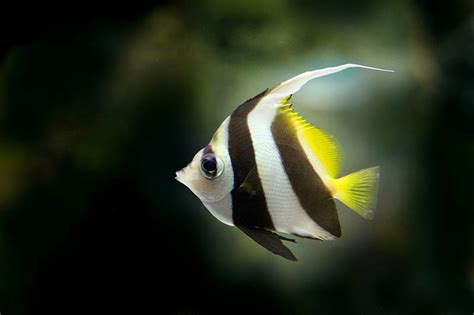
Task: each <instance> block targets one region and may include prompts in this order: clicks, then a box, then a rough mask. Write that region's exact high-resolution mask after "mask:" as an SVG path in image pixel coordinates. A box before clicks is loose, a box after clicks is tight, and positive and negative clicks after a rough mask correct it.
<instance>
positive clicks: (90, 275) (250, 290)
mask: <svg viewBox="0 0 474 315" xmlns="http://www.w3.org/2000/svg"><path fill="white" fill-rule="evenodd" d="M473 9H474V5H473V2H472V1H468V0H456V1H450V2H446V1H409V0H398V1H392V2H387V3H386V2H383V1H382V2H381V1H371V0H368V1H340V0H336V1H330V2H325V3H319V2H316V1H308V0H300V1H289V0H286V1H285V0H278V1H247V0H245V1H236V2H221V1H216V0H208V1H202V2H193V1H162V2H160V1H150V2H145V3H141V4H137V3H129V4H119V3H114V4H110V5H106V4H98V3H87V2H81V3H80V4H74V3H68V2H64V3H63V4H56V3H52V2H51V3H45V2H21V3H20V2H17V3H16V4H9V5H2V8H1V10H0V14H1V16H2V18H1V19H0V27H1V31H0V313H1V314H2V315H10V314H43V313H44V314H54V313H60V314H90V313H99V312H100V313H104V312H105V313H117V312H119V313H122V312H127V313H129V314H144V313H147V314H154V313H161V312H171V313H185V314H188V313H194V312H218V313H225V312H230V311H232V312H268V313H301V314H316V313H318V314H336V313H345V314H472V312H474V303H473V301H474V198H473V193H474V188H473V187H474V186H473V181H472V178H473V176H474V166H473V161H474V138H473V131H474V119H473V117H474V71H473V70H474V58H473V57H474V36H473V34H474V32H473V30H474V14H473ZM346 62H353V63H362V64H367V65H371V66H377V67H385V68H389V69H393V70H395V71H396V72H395V73H394V74H386V73H375V72H369V71H364V70H349V71H346V72H344V73H341V74H337V75H334V76H331V77H328V78H322V79H320V80H317V81H315V82H312V83H310V84H308V86H307V87H305V89H304V90H303V91H302V92H301V93H300V94H298V95H297V96H296V97H295V99H294V102H293V103H294V104H295V107H296V108H297V110H298V111H299V112H300V113H301V114H303V115H304V116H305V117H306V118H307V119H308V120H309V121H311V122H313V123H314V124H315V125H317V126H319V127H321V128H323V129H325V130H327V131H329V132H330V133H332V134H334V135H335V136H336V137H337V138H338V139H339V141H340V142H341V144H342V146H343V147H344V149H345V160H346V161H345V168H344V171H345V173H348V172H351V171H355V170H357V169H360V168H364V167H368V166H372V165H380V166H381V186H380V193H379V205H378V208H377V212H376V216H375V220H374V221H372V222H366V221H364V220H362V219H361V218H360V217H358V216H357V215H356V214H354V213H353V212H351V211H350V210H348V209H347V208H345V207H344V206H342V205H340V206H339V213H340V217H341V221H342V222H341V223H342V228H343V236H342V238H341V239H340V240H338V241H336V242H312V241H309V240H301V241H299V243H298V244H296V245H290V247H291V248H292V249H293V250H294V252H295V254H296V255H297V256H298V258H299V261H298V262H297V263H292V262H287V261H284V260H283V259H281V258H279V257H277V256H273V255H272V254H270V253H268V252H266V251H265V250H263V249H262V248H260V247H258V245H256V244H255V243H253V241H251V240H250V239H248V238H246V236H244V235H243V234H241V233H240V232H239V231H237V230H236V229H233V228H230V227H227V226H225V225H223V224H221V223H220V222H218V221H217V220H215V219H214V218H213V217H212V216H211V215H210V214H209V213H208V212H207V210H206V209H205V208H204V206H202V204H201V203H200V202H199V200H198V199H197V198H196V197H195V196H193V195H192V193H191V192H190V191H188V190H187V189H186V188H185V187H184V186H182V185H180V184H179V183H178V182H176V181H175V180H174V172H175V171H176V170H178V169H180V168H181V167H183V166H184V165H186V163H188V162H189V161H190V159H191V158H192V156H193V154H194V153H195V152H196V151H197V150H199V149H200V148H201V147H203V146H204V145H206V143H207V142H208V141H209V140H210V138H211V136H212V133H213V132H214V130H215V129H216V128H217V127H218V125H219V124H220V122H221V121H222V120H223V119H224V118H225V117H226V116H227V115H228V114H229V113H230V112H231V111H232V110H233V109H234V108H235V107H236V106H237V105H238V104H239V103H241V102H242V101H244V100H245V99H246V98H248V97H251V96H253V95H255V94H257V93H258V92H260V91H261V90H263V89H264V88H266V87H271V86H272V85H274V84H277V83H278V82H280V81H283V80H285V79H288V78H289V77H291V76H293V75H296V74H298V73H300V72H303V71H305V70H310V69H317V68H322V67H327V66H334V65H338V64H343V63H346Z"/></svg>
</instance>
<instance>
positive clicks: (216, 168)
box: [201, 154, 224, 179]
mask: <svg viewBox="0 0 474 315" xmlns="http://www.w3.org/2000/svg"><path fill="white" fill-rule="evenodd" d="M223 171H224V163H222V161H221V160H220V159H219V158H217V157H216V156H215V155H214V154H206V155H204V156H203V157H202V159H201V173H202V175H203V176H204V177H206V178H207V179H214V178H216V177H219V176H220V175H221V174H222V172H223Z"/></svg>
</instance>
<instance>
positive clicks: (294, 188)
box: [176, 64, 389, 260]
mask: <svg viewBox="0 0 474 315" xmlns="http://www.w3.org/2000/svg"><path fill="white" fill-rule="evenodd" d="M352 67H358V68H365V69H371V70H380V71H389V70H384V69H378V68H373V67H367V66H361V65H355V64H346V65H342V66H338V67H331V68H325V69H321V70H315V71H308V72H305V73H302V74H300V75H298V76H296V77H293V78H291V79H289V80H287V81H285V82H283V83H280V84H279V85H277V86H275V87H274V88H272V89H266V90H265V91H263V92H262V93H260V94H258V95H257V96H255V97H253V98H251V99H249V100H247V101H245V102H244V103H243V104H242V105H240V106H239V107H237V109H236V110H235V111H234V112H233V113H232V114H231V115H230V116H228V117H227V118H226V119H225V120H224V122H223V123H222V124H221V126H220V127H219V128H218V129H217V131H216V132H215V134H214V136H213V137H212V140H211V142H210V143H209V144H208V145H207V146H206V147H204V148H203V149H201V150H200V151H199V152H198V153H197V154H196V155H195V156H194V158H193V160H192V161H191V163H190V164H189V165H188V166H186V167H185V168H184V169H182V170H180V171H178V172H176V179H177V180H178V181H180V182H181V183H183V184H184V185H186V186H187V187H188V188H189V189H190V190H191V191H192V192H193V193H194V194H196V196H198V197H199V198H200V199H201V201H202V202H203V204H204V205H205V206H206V208H207V209H208V210H209V211H210V212H211V213H212V214H213V215H214V216H215V217H216V218H217V219H219V220H220V221H222V222H223V223H225V224H228V225H232V226H236V227H238V228H239V229H241V230H242V231H243V232H244V233H245V234H247V235H248V236H250V237H251V238H252V239H254V240H255V241H256V242H257V243H259V244H260V245H262V246H263V247H265V248H266V249H268V250H269V251H271V252H272V253H274V254H277V255H280V256H282V257H284V258H286V259H290V260H296V258H295V256H294V255H293V253H292V252H291V251H290V250H289V249H288V248H287V247H286V246H285V245H284V244H283V242H282V240H285V241H293V242H294V240H293V239H289V238H286V237H283V236H281V235H278V234H276V233H274V232H283V233H287V234H292V235H295V236H299V237H305V238H313V239H318V240H331V239H335V238H338V237H340V236H341V228H340V225H339V218H338V215H337V210H336V205H335V202H334V199H338V200H340V201H341V202H343V203H344V204H346V205H347V206H348V207H349V208H351V209H352V210H354V211H355V212H357V213H359V214H360V215H361V216H363V217H364V218H368V219H370V218H372V215H373V211H374V208H375V204H376V199H377V183H378V179H379V169H378V167H372V168H368V169H364V170H361V171H358V172H355V173H352V174H349V175H347V176H344V177H341V178H336V177H337V176H338V175H339V171H340V168H341V158H342V156H341V150H340V148H339V146H338V145H337V143H336V142H335V140H334V138H333V137H332V136H330V135H329V134H327V133H326V132H324V131H322V130H320V129H318V128H316V127H314V126H312V125H311V124H310V123H308V122H306V121H305V120H304V119H303V118H302V117H301V116H299V115H298V114H297V113H296V112H295V111H294V110H293V108H292V106H291V104H289V103H288V101H289V99H290V97H291V96H292V94H294V93H296V92H297V91H298V90H299V89H300V88H301V87H302V86H303V85H305V84H306V83H307V82H308V81H310V80H312V79H315V78H318V77H322V76H326V75H329V74H333V73H336V72H339V71H342V70H344V69H348V68H352Z"/></svg>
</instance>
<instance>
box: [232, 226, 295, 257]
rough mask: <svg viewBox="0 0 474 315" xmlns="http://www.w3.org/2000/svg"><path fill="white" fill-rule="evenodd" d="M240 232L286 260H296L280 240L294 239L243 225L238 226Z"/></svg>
mask: <svg viewBox="0 0 474 315" xmlns="http://www.w3.org/2000/svg"><path fill="white" fill-rule="evenodd" d="M238 228H239V229H240V230H242V232H244V233H245V234H247V235H248V236H249V237H250V238H251V239H253V240H254V241H255V242H257V243H258V244H260V245H261V246H263V247H264V248H266V249H267V250H269V251H270V252H272V253H273V254H275V255H279V256H281V257H283V258H286V259H288V260H292V261H296V260H297V259H296V257H295V255H293V253H292V252H291V251H290V249H289V248H288V247H286V246H285V245H284V244H283V242H282V240H285V241H291V242H295V240H293V239H290V238H286V237H283V236H280V235H278V234H276V233H273V232H271V231H267V230H263V229H257V228H247V227H243V226H238Z"/></svg>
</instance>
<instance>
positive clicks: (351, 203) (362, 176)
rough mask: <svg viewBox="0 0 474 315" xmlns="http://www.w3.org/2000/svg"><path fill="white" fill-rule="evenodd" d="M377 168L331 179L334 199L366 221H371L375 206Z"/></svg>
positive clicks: (377, 179) (377, 178) (377, 180)
mask: <svg viewBox="0 0 474 315" xmlns="http://www.w3.org/2000/svg"><path fill="white" fill-rule="evenodd" d="M378 182H379V167H378V166H376V167H371V168H367V169H364V170H360V171H358V172H355V173H352V174H349V175H347V176H344V177H341V178H337V179H333V183H332V184H333V187H334V196H333V197H334V198H336V199H339V200H340V201H341V202H342V203H344V204H345V205H346V206H348V207H349V208H351V209H352V210H354V211H355V212H357V213H358V214H360V215H361V216H363V217H364V218H366V219H372V218H373V215H374V210H375V206H376V204H377V191H378Z"/></svg>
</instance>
